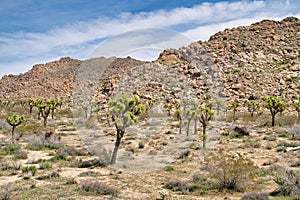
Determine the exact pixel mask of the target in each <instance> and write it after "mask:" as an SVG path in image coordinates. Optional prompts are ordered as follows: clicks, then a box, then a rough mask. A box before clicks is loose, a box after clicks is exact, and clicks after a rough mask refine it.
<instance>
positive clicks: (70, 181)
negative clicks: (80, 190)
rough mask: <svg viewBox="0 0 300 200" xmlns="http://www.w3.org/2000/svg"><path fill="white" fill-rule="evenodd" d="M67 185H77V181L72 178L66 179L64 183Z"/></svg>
mask: <svg viewBox="0 0 300 200" xmlns="http://www.w3.org/2000/svg"><path fill="white" fill-rule="evenodd" d="M66 184H67V185H74V184H77V181H76V180H75V178H74V177H70V178H68V179H67V182H66Z"/></svg>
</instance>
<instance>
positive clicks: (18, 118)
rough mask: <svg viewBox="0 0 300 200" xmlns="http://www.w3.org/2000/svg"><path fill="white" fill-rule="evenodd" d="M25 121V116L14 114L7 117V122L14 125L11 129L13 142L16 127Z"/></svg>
mask: <svg viewBox="0 0 300 200" xmlns="http://www.w3.org/2000/svg"><path fill="white" fill-rule="evenodd" d="M24 121H25V117H24V116H19V115H16V114H15V115H13V116H11V117H6V122H7V123H8V124H9V125H11V126H12V130H11V143H12V144H13V143H15V129H16V127H17V126H19V125H20V124H21V123H22V122H24Z"/></svg>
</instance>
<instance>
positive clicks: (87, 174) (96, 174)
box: [78, 171, 101, 177]
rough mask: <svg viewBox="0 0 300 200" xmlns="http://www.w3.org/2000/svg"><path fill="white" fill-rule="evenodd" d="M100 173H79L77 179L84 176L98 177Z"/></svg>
mask: <svg viewBox="0 0 300 200" xmlns="http://www.w3.org/2000/svg"><path fill="white" fill-rule="evenodd" d="M99 175H101V173H99V172H95V171H86V172H81V173H80V174H79V175H78V176H79V177H85V176H99Z"/></svg>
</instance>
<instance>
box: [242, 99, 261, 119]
mask: <svg viewBox="0 0 300 200" xmlns="http://www.w3.org/2000/svg"><path fill="white" fill-rule="evenodd" d="M244 105H245V106H246V107H247V110H248V112H249V113H250V115H251V117H253V116H254V113H255V112H256V113H258V111H259V109H260V105H259V103H258V102H256V101H255V100H250V101H248V100H246V101H245V103H244Z"/></svg>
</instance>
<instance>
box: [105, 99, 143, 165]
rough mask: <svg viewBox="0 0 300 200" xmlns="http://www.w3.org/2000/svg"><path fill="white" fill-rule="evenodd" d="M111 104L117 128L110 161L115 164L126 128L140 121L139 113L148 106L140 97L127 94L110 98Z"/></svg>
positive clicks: (113, 119)
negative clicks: (118, 97) (130, 96)
mask: <svg viewBox="0 0 300 200" xmlns="http://www.w3.org/2000/svg"><path fill="white" fill-rule="evenodd" d="M109 106H110V109H111V114H112V121H113V123H114V125H115V127H116V129H117V135H116V136H117V138H116V142H115V148H114V151H113V154H112V157H111V161H110V163H111V164H112V165H113V164H115V163H116V159H117V153H118V150H119V146H120V144H121V140H122V138H123V136H124V134H125V131H126V128H127V127H128V126H130V125H132V124H134V123H136V122H137V121H138V115H140V114H141V113H144V112H145V111H146V106H144V105H143V104H142V103H141V101H140V99H139V98H138V97H134V98H129V97H127V96H123V97H121V98H120V99H113V100H110V102H109Z"/></svg>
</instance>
